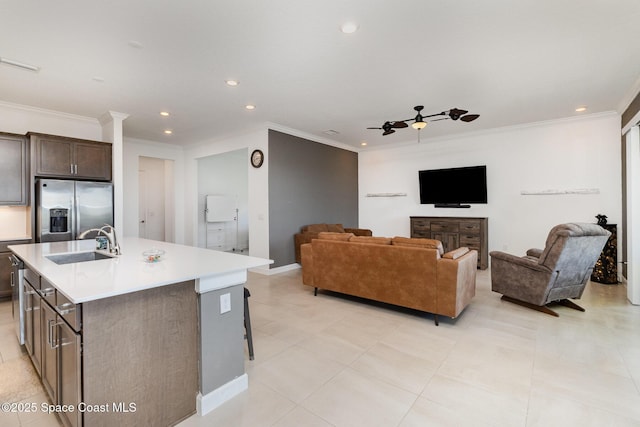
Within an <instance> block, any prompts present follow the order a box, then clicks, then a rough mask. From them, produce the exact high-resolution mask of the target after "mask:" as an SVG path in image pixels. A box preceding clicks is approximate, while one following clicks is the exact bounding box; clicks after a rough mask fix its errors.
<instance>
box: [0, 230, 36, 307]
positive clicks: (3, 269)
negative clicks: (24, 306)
mask: <svg viewBox="0 0 640 427" xmlns="http://www.w3.org/2000/svg"><path fill="white" fill-rule="evenodd" d="M30 242H31V240H28V239H25V240H4V241H1V242H0V299H5V298H11V294H12V289H11V286H12V285H11V284H12V283H16V282H17V281H15V282H11V274H12V271H13V267H12V266H11V261H10V260H9V257H10V256H11V251H10V250H9V249H8V248H7V246H11V245H22V244H24V243H30Z"/></svg>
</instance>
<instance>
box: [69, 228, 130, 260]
mask: <svg viewBox="0 0 640 427" xmlns="http://www.w3.org/2000/svg"><path fill="white" fill-rule="evenodd" d="M105 228H108V229H109V231H105ZM92 231H96V232H98V233H102V234H104V235H105V236H107V239H109V252H110V253H112V254H114V255H120V254H121V252H120V245H119V244H118V238H117V237H116V229H115V228H113V226H111V225H109V224H105V225H104V226H103V227H100V228H90V229H89V230H86V231H83V232H82V233H81V234H80V235H79V236H78V239H84V238H85V237H87V234H89V233H90V232H92Z"/></svg>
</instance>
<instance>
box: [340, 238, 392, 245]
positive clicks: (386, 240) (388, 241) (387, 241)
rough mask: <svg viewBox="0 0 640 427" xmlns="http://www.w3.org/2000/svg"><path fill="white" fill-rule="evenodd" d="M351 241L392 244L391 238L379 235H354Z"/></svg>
mask: <svg viewBox="0 0 640 427" xmlns="http://www.w3.org/2000/svg"><path fill="white" fill-rule="evenodd" d="M349 242H350V243H351V242H353V243H374V244H376V245H390V244H391V238H389V237H378V236H352V237H351V238H350V239H349Z"/></svg>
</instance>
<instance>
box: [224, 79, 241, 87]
mask: <svg viewBox="0 0 640 427" xmlns="http://www.w3.org/2000/svg"><path fill="white" fill-rule="evenodd" d="M224 82H225V83H226V84H227V85H229V86H238V84H240V82H239V81H237V80H225V81H224Z"/></svg>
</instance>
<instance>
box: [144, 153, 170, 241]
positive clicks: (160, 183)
mask: <svg viewBox="0 0 640 427" xmlns="http://www.w3.org/2000/svg"><path fill="white" fill-rule="evenodd" d="M138 171H139V172H138V173H139V174H140V175H139V186H140V188H139V194H138V196H139V197H138V200H139V206H138V215H139V220H140V226H139V229H140V227H142V225H143V224H144V225H143V228H144V234H145V236H144V238H146V239H151V240H160V241H165V236H166V235H165V230H166V220H165V218H166V193H165V187H166V186H167V183H166V176H165V175H166V162H165V160H163V159H156V158H152V157H142V156H141V157H140V159H139V165H138ZM140 237H143V236H140Z"/></svg>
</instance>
